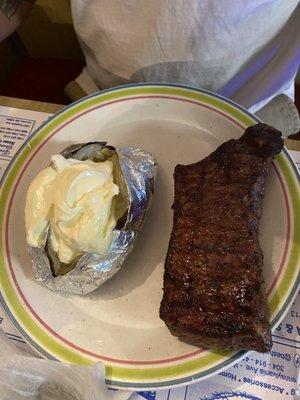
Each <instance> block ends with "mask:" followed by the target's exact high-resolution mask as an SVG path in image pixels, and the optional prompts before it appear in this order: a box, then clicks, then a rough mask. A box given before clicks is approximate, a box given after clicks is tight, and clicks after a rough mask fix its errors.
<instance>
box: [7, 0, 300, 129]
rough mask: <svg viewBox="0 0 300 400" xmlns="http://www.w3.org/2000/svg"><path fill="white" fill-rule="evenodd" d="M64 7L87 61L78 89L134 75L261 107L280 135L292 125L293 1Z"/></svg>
mask: <svg viewBox="0 0 300 400" xmlns="http://www.w3.org/2000/svg"><path fill="white" fill-rule="evenodd" d="M8 2H9V0H0V10H1V4H2V5H3V4H5V3H8ZM12 3H15V4H16V3H24V1H23V2H22V1H17V0H14V1H13V2H12ZM2 9H3V6H2ZM71 9H72V16H73V22H74V27H75V31H76V33H77V35H78V39H79V41H80V44H81V47H82V50H83V52H84V54H85V58H86V64H87V66H86V68H85V69H84V71H83V73H82V74H81V75H80V76H79V77H78V78H77V80H76V81H77V84H78V85H80V87H81V89H82V91H83V93H87V94H88V93H92V92H94V91H97V90H99V89H105V88H110V87H113V86H118V85H124V84H127V83H135V82H167V83H177V84H185V85H193V86H197V87H200V88H204V89H208V90H212V91H214V92H217V93H219V94H221V95H223V96H225V97H229V98H231V99H233V100H235V101H236V102H238V103H239V104H241V105H243V106H244V107H246V108H247V109H249V110H250V111H252V112H257V111H258V110H263V111H259V113H260V115H261V116H262V117H263V118H264V119H265V120H266V119H267V121H266V122H269V123H270V122H271V123H273V125H276V126H277V127H279V128H280V129H284V131H285V133H286V134H291V133H294V132H295V131H297V130H299V116H298V113H297V111H296V109H295V107H294V105H293V100H294V80H295V76H296V74H297V71H298V68H299V64H300V23H299V21H300V7H299V1H298V0H71ZM0 18H1V17H0ZM0 23H1V19H0ZM0 26H1V24H0ZM0 37H1V36H0ZM270 104H271V106H272V107H271V108H270V107H269V106H268V105H270ZM262 107H263V109H262ZM278 110H281V113H280V118H278ZM274 118H275V119H277V120H275V121H273V120H274ZM268 119H269V120H268Z"/></svg>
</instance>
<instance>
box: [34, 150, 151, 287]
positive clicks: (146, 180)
mask: <svg viewBox="0 0 300 400" xmlns="http://www.w3.org/2000/svg"><path fill="white" fill-rule="evenodd" d="M100 144H101V145H105V143H100ZM83 146H85V145H84V144H79V145H74V146H70V147H69V148H67V149H65V150H64V151H63V152H62V153H61V154H63V155H64V156H69V157H70V156H73V154H74V152H75V151H78V150H80V148H82V147H83ZM110 148H112V147H110ZM115 151H116V152H117V154H118V157H119V163H120V167H121V170H122V172H123V175H124V178H125V183H126V186H127V191H128V197H129V208H128V213H127V219H126V222H125V224H124V226H123V228H121V229H119V230H118V229H115V230H114V231H113V237H112V242H111V245H110V248H109V250H108V252H107V253H106V254H105V255H102V256H101V255H98V254H95V253H85V254H83V255H82V256H81V257H80V258H79V259H78V260H77V262H76V264H75V266H74V268H73V269H72V270H71V271H69V272H67V273H66V274H65V275H58V276H54V275H53V273H52V270H51V266H50V261H49V258H48V256H47V253H46V251H45V248H36V247H31V246H28V252H29V255H30V257H31V260H32V265H33V269H34V277H35V279H36V281H37V282H39V283H41V284H42V285H44V286H46V287H48V288H49V289H51V290H53V291H60V292H67V293H73V294H86V293H90V292H92V291H93V290H95V289H97V288H98V287H100V286H101V285H102V284H103V283H104V282H106V281H107V280H108V279H110V278H111V277H112V276H113V275H115V274H116V273H117V272H118V271H119V270H120V268H121V266H122V264H123V262H124V260H125V258H126V257H127V256H128V255H129V253H130V252H131V251H132V249H133V247H134V244H135V240H136V237H137V235H138V233H139V231H140V229H141V227H142V224H143V221H144V219H145V216H146V212H147V210H148V208H149V206H150V203H151V199H152V197H153V193H154V179H155V175H156V162H155V160H154V158H153V157H152V156H151V155H150V154H148V153H146V152H145V151H143V150H141V149H138V148H131V147H124V148H115Z"/></svg>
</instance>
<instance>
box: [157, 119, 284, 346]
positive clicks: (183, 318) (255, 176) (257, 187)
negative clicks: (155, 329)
mask: <svg viewBox="0 0 300 400" xmlns="http://www.w3.org/2000/svg"><path fill="white" fill-rule="evenodd" d="M282 147H283V140H282V139H281V133H280V132H279V131H277V130H276V129H274V128H272V127H270V126H268V125H266V124H263V123H259V124H256V125H254V126H251V127H249V128H248V129H247V130H246V131H245V133H244V134H243V136H242V137H241V138H240V139H238V140H234V139H232V140H229V141H228V142H226V143H224V144H222V145H221V146H220V147H219V148H218V149H217V150H216V151H214V152H213V153H212V154H210V155H209V156H208V157H207V158H205V159H204V160H202V161H199V162H197V163H195V164H190V165H177V166H176V168H175V174H174V179H175V201H174V204H173V208H174V217H173V218H174V219H173V229H172V233H171V238H170V243H169V249H168V253H167V257H166V263H165V273H164V294H163V299H162V302H161V307H160V317H161V318H162V319H163V320H164V321H165V323H166V325H167V326H168V328H169V329H170V331H171V333H172V334H173V335H175V336H178V337H179V338H180V339H181V340H183V341H185V342H188V343H190V344H194V345H196V346H200V347H205V348H210V349H213V348H221V349H232V350H240V349H247V350H257V351H260V352H265V351H268V350H269V349H270V348H271V346H272V338H271V332H270V326H269V315H268V307H267V301H266V294H265V292H264V280H263V273H262V268H263V254H262V250H261V248H260V245H259V241H258V231H259V220H260V217H261V213H262V200H263V196H264V191H265V183H266V178H267V176H268V172H269V169H270V165H271V161H272V158H273V157H274V155H275V154H277V153H279V152H280V151H281V150H282Z"/></svg>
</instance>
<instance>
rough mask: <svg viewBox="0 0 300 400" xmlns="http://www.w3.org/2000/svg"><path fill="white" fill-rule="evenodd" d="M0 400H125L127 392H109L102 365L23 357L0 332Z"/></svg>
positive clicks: (127, 397) (127, 396) (129, 393)
mask: <svg viewBox="0 0 300 400" xmlns="http://www.w3.org/2000/svg"><path fill="white" fill-rule="evenodd" d="M0 388H1V393H0V398H1V400H12V399H14V400H25V399H26V400H127V399H129V398H130V396H131V392H125V391H121V392H120V391H115V390H109V389H108V388H107V386H106V385H105V370H104V365H103V364H102V363H96V364H93V365H91V366H78V365H70V364H64V363H61V362H59V361H54V360H44V359H41V358H36V357H33V356H30V355H27V354H26V355H25V354H24V353H23V352H22V351H21V350H20V349H18V348H17V347H16V346H15V345H13V344H12V343H11V342H10V341H9V340H8V339H7V338H6V335H5V333H4V332H3V331H2V330H1V329H0Z"/></svg>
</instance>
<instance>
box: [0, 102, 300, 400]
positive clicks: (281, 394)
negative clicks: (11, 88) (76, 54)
mask: <svg viewBox="0 0 300 400" xmlns="http://www.w3.org/2000/svg"><path fill="white" fill-rule="evenodd" d="M1 106H3V107H10V108H14V109H22V110H29V111H38V112H42V113H48V114H53V113H55V112H57V111H59V110H61V109H63V108H64V107H65V105H63V104H53V103H45V102H39V101H32V100H25V99H18V98H12V97H4V96H0V107H1ZM285 145H286V147H287V149H288V150H293V151H300V140H299V139H298V140H296V139H286V140H285ZM294 304H296V303H294ZM294 307H296V305H295V306H294ZM293 312H294V313H295V311H294V310H292V311H291V313H293ZM287 318H291V317H290V316H289V315H288V316H287ZM2 320H3V318H2V317H1V316H0V324H2ZM289 321H290V320H288V319H285V320H284V321H283V323H282V324H280V325H279V326H278V327H277V330H276V334H277V336H276V337H277V338H281V342H282V343H278V344H279V345H280V346H281V347H278V348H279V350H280V351H281V352H279V351H277V350H276V351H274V352H273V353H274V354H272V357H273V358H272V360H275V361H276V362H280V363H281V364H284V363H285V364H284V366H283V365H279V364H278V365H277V364H276V365H275V367H278V366H280V367H282V368H284V371H286V370H287V371H288V368H291V367H289V364H290V363H291V362H294V363H295V360H296V361H297V360H299V362H300V358H297V359H296V358H295V356H297V353H295V355H294V356H293V357H294V358H293V357H292V356H291V355H290V353H289V352H288V351H289V350H288V349H289V348H291V347H294V346H291V342H295V343H300V342H297V341H295V340H294V339H291V338H288V337H284V335H286V332H284V329H285V328H289V329H290V327H292V322H293V320H292V322H289ZM293 323H294V322H293ZM296 324H297V321H296V320H295V326H296ZM1 327H2V329H5V326H3V325H1ZM297 329H299V332H300V327H298V326H297ZM281 330H282V337H281V336H278V335H281ZM6 333H7V335H8V337H9V338H10V339H12V340H13V341H15V342H16V343H17V344H21V345H22V344H23V343H25V342H24V340H23V339H22V338H21V337H20V336H18V335H16V334H15V333H9V332H6ZM277 341H278V339H277ZM282 346H283V347H282ZM281 349H282V350H281ZM295 349H298V345H297V347H295ZM292 351H293V349H292ZM292 351H291V352H292ZM255 354H256V357H257V358H256V359H253V360H252V359H251V360H250V361H249V360H247V359H246V360H242V362H244V363H245V368H244V367H243V368H241V367H242V365H238V364H236V365H234V366H233V367H231V368H230V369H228V370H226V371H223V372H221V373H220V374H218V376H216V377H214V378H212V380H207V381H205V384H206V385H207V390H208V389H209V390H210V389H211V388H210V386H209V385H212V392H216V391H217V390H219V389H220V390H221V389H222V390H223V393H221V392H220V394H222V396H223V397H209V399H221V398H224V399H225V398H229V397H230V398H232V397H233V395H234V394H235V395H237V396H238V397H234V398H247V399H257V400H261V399H265V397H261V396H262V392H261V391H259V389H261V388H259V387H257V385H260V386H261V384H262V383H263V382H262V380H259V379H263V378H261V377H259V376H258V377H256V378H257V379H256V378H255V377H252V378H251V377H250V378H249V376H250V375H249V374H250V372H251V371H250V372H249V371H247V370H248V368H254V370H255V368H256V367H255V365H254V364H255V363H257V362H258V363H260V364H259V365H261V364H262V363H264V362H265V361H264V359H263V357H264V356H263V355H259V354H258V353H255ZM282 354H283V355H286V356H289V357H290V358H286V360H281V359H279V358H278V357H279V356H281V355H282ZM298 354H299V353H298ZM276 357H277V358H278V359H277V358H276ZM246 358H247V357H246ZM293 360H294V361H293ZM247 363H248V364H249V363H250V364H251V363H252V364H253V363H254V364H253V365H254V366H253V365H250V364H249V365H248V364H247ZM270 365H271V364H270ZM272 365H273V366H274V363H273V364H272ZM295 366H296V365H295ZM256 369H257V368H256ZM290 370H291V371H292V374H295V372H294V371H295V370H294V369H290ZM267 372H268V373H269V372H270V371H267ZM271 372H272V373H273V374H276V373H277V372H276V371H275V372H273V371H271ZM285 373H286V372H285ZM286 374H287V373H286ZM290 374H291V373H290ZM282 376H283V377H281V379H283V378H285V377H286V378H289V379H293V382H294V383H290V386H289V388H288V389H285V390H284V388H283V384H282V383H281V381H280V377H277V376H276V379H275V377H268V381H267V383H263V384H264V385H267V387H268V390H269V392H268V393H269V394H272V396H273V399H274V400H277V399H281V398H282V399H283V398H284V399H288V398H290V399H292V398H293V397H294V396H293V395H294V394H295V393H296V392H297V391H296V392H295V386H296V378H295V377H294V376H291V377H290V376H288V374H287V376H285V375H282ZM239 378H240V379H239ZM242 379H243V382H246V383H247V387H246V389H247V393H248V390H249V392H250V391H251V394H246V392H245V389H243V393H241V392H240V391H239V392H234V387H235V385H236V384H238V382H241V380H242ZM264 379H265V380H266V379H267V377H266V376H265V377H264ZM235 381H236V382H235ZM228 382H231V386H230V385H229V383H228ZM224 383H226V387H229V386H230V387H231V389H230V393H229V392H228V393H227V394H228V396H229V397H224V396H225V394H226V393H225V392H224V389H223V386H222V385H223V384H224ZM201 384H202V383H200V384H199V385H198V384H195V385H191V386H185V387H183V388H179V389H173V390H170V389H169V390H164V391H160V392H153V391H151V392H139V393H137V394H136V396H137V397H134V399H138V398H139V399H141V398H143V399H147V400H148V399H149V400H150V399H151V400H154V399H155V400H175V399H176V400H179V399H182V400H184V399H185V400H194V399H199V390H200V388H201ZM221 384H222V385H221ZM286 390H288V391H287V392H286ZM257 396H259V397H257ZM263 396H265V394H263Z"/></svg>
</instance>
